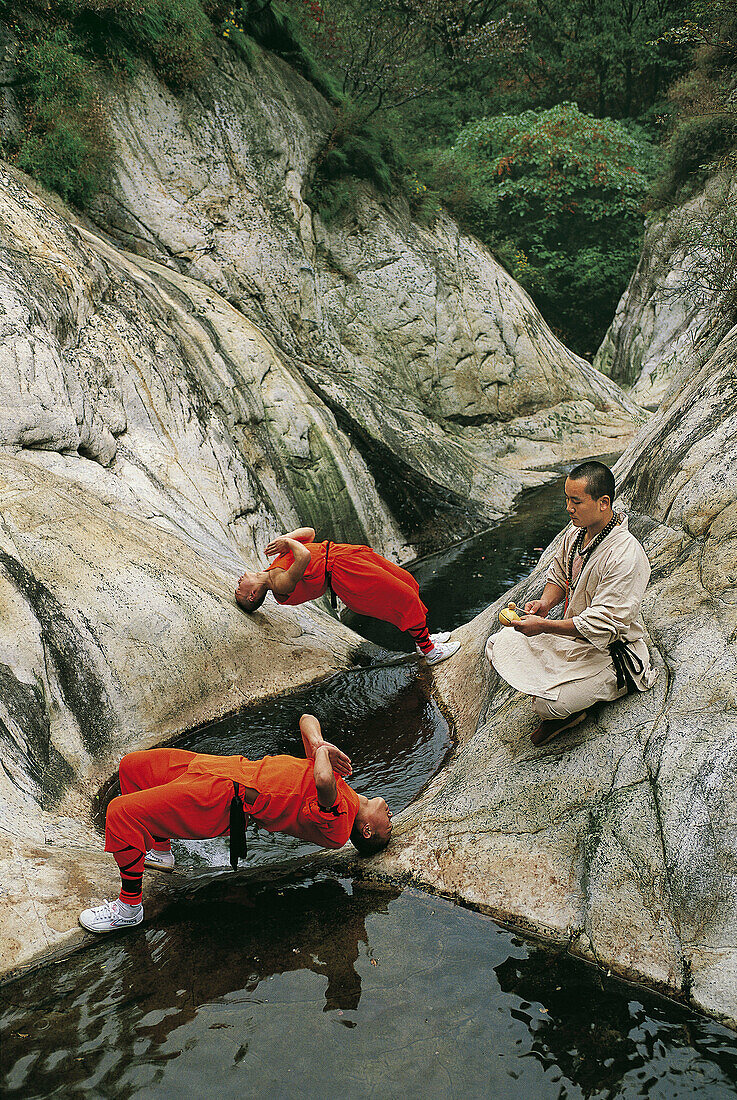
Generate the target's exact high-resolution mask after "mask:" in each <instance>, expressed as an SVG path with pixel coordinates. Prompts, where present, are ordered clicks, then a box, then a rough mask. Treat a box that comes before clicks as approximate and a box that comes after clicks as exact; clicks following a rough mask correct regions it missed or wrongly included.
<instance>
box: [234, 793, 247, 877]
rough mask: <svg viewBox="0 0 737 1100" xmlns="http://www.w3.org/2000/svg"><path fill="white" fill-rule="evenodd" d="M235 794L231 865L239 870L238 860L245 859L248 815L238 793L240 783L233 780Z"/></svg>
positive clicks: (235, 869)
mask: <svg viewBox="0 0 737 1100" xmlns="http://www.w3.org/2000/svg"><path fill="white" fill-rule="evenodd" d="M233 790H234V792H235V793H234V795H233V797H232V799H231V800H230V866H231V867H232V868H233V870H234V871H237V870H238V860H239V859H245V858H246V854H247V851H248V847H247V844H246V824H247V815H246V810H245V807H244V805H243V799H242V798H241V796H240V795H239V794H238V784H237V783H236V782H235V780H233Z"/></svg>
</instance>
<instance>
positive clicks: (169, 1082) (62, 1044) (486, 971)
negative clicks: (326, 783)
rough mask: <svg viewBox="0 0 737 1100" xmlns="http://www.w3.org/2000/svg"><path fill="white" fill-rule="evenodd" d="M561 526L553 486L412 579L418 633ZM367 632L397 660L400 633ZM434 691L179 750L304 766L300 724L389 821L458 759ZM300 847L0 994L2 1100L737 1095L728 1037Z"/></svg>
mask: <svg viewBox="0 0 737 1100" xmlns="http://www.w3.org/2000/svg"><path fill="white" fill-rule="evenodd" d="M564 522H565V514H564V511H563V507H562V488H561V485H560V483H557V484H556V485H553V486H550V487H546V488H545V489H543V490H540V491H538V492H536V493H534V494H530V495H529V496H528V497H527V498H526V499H525V500H524V501H523V503H522V505H521V506H520V508H519V509H518V512H517V513H516V515H515V516H513V517H511V518H510V519H508V520H506V521H504V523H503V524H501V525H500V526H499V527H497V528H495V529H494V530H492V531H490V532H486V533H484V534H483V535H481V536H479V537H478V538H476V539H472V540H468V541H467V542H465V543H462V544H460V545H458V546H455V547H452V548H451V549H450V550H449V551H447V552H446V553H445V554H442V555H434V556H433V557H431V558H427V559H424V560H423V561H421V562H417V563H416V564H415V565H414V566H413V567H412V569H413V572H414V573H415V575H416V576H417V578H418V580H419V582H420V585H421V590H422V593H423V597H424V598H425V602H426V603H427V604H428V606H429V607H430V609H431V625H432V626H433V627H436V626H441V625H442V626H447V627H450V628H452V627H454V626H456V625H458V623H460V622H464V621H466V620H467V619H468V618H470V617H471V615H473V614H474V613H475V612H476V611H478V610H481V609H482V608H483V607H485V606H487V605H488V603H489V602H491V601H492V600H494V599H496V598H497V597H498V596H499V595H500V594H501V593H502V592H504V591H505V590H506V589H507V588H509V587H510V586H511V585H512V584H514V583H515V582H516V580H518V579H519V577H520V576H523V575H524V574H525V573H527V572H528V571H529V569H530V568H531V566H532V565H533V564H534V563H535V561H536V560H537V557H538V554H539V549H538V548H542V547H543V546H545V545H546V544H547V542H549V540H550V538H551V537H552V535H553V534H555V532H556V531H557V530H559V529H560V527H562V525H563V523H564ZM354 620H355V617H354ZM355 625H356V626H358V627H360V628H362V629H363V628H364V626H366V625H367V624H364V623H363V621H360V622H357V623H355ZM365 633H366V635H367V636H370V637H371V639H372V640H374V641H377V642H380V643H381V644H383V645H386V646H389V647H392V648H394V649H397V648H399V644H398V643H400V641H401V635H399V633H398V632H396V631H393V630H392V628H386V629H384V627H383V626H382V625H381V624H380V625H379V626H378V627H377V626H376V624H373V623H371V624H369V625H368V628H367V629H365ZM430 686H431V674H430V673H429V672H428V671H427V670H424V669H422V667H421V666H420V664H419V663H418V662H416V661H405V662H402V663H399V664H392V663H388V664H386V665H384V666H378V667H374V668H368V669H361V670H357V671H354V672H351V673H348V674H345V675H341V676H336V677H333V678H332V679H330V680H328V681H326V682H324V683H322V684H319V685H317V686H316V687H313V688H311V689H309V690H307V691H304V692H300V693H299V694H296V695H292V696H290V697H286V698H284V699H280V700H276V701H272V702H270V703H269V704H266V705H264V706H261V707H258V708H253V709H250V710H248V711H245V712H243V713H242V714H241V715H239V716H237V717H236V718H233V719H230V720H228V721H227V722H219V723H215V724H212V725H210V726H208V727H206V728H204V729H201V730H197V731H194V732H192V733H190V734H188V735H187V736H186V737H185V738H182V739H180V741H179V742H178V743H179V744H180V745H182V746H184V747H189V748H194V749H199V750H201V751H205V752H220V753H226V754H230V753H239V752H243V753H244V754H246V755H250V756H252V757H256V756H260V755H263V754H264V753H268V752H295V753H296V752H299V751H300V749H301V743H300V740H299V734H298V731H297V719H298V717H299V714H300V713H302V711H304V710H309V711H312V712H313V713H315V714H317V715H318V717H320V719H321V720H322V721H323V723H324V725H325V728H326V730H329V732H330V736H331V739H333V740H335V741H336V742H337V743H338V744H340V745H341V746H342V747H343V748H345V749H346V751H347V752H348V753H349V754H350V755H351V757H352V760H353V765H354V780H353V782H354V785H355V786H356V788H357V789H358V790H360V791H363V792H366V793H372V792H375V793H379V792H380V793H383V794H384V795H385V797H386V798H387V800H388V801H389V803H390V805H391V806H392V808H393V809H395V810H400V809H402V808H403V807H404V806H405V805H407V804H408V803H409V802H410V801H411V800H412V799H413V798H415V797H416V795H417V794H418V792H419V791H420V790H421V789H422V787H423V786H424V785H425V783H426V782H427V781H428V779H429V778H430V777H431V776H432V775H433V774H435V772H436V771H437V770H438V768H439V767H440V765H441V764H442V761H443V759H444V758H445V756H446V754H447V753H448V751H449V749H450V747H451V734H450V731H449V729H448V726H447V723H446V722H445V720H444V719H443V717H442V715H441V714H440V712H439V710H438V708H437V706H436V705H435V703H434V702H433V700H432V698H431V694H430ZM249 836H250V830H249ZM308 850H309V849H308V848H307V846H306V845H302V844H300V842H298V841H296V840H293V839H292V838H289V837H279V836H276V835H275V836H271V835H269V834H265V833H263V832H259V833H258V835H257V836H254V837H253V838H252V839H251V840H250V850H249V864H250V865H251V866H256V867H258V875H257V876H256V877H253V878H251V877H244V876H239V877H231V876H230V875H228V874H223V875H220V876H216V877H214V878H210V877H208V876H204V877H203V876H198V875H197V874H192V875H191V886H189V887H187V885H186V883H187V875H186V874H185V875H184V876H183V878H182V881H183V883H184V884H185V885H184V887H183V890H184V891H185V894H186V896H183V897H182V900H180V901H177V902H176V903H175V904H174V905H173V906H172V907H171V908H169V909H167V910H166V912H165V914H164V915H163V916H162V917H160V918H159V919H157V920H156V921H152V922H146V923H144V925H143V926H142V927H141V928H140V929H137V930H135V931H134V932H130V933H127V934H120V935H116V936H114V937H110V938H102V939H101V940H100V941H99V942H98V943H96V944H94V945H93V946H92V947H90V948H88V949H87V950H85V951H84V952H82V953H80V954H78V955H76V956H72V957H70V958H68V959H66V960H64V961H63V962H61V963H59V964H58V965H56V966H54V967H53V968H52V967H45V968H43V969H41V970H39V971H37V972H35V973H31V974H27V975H26V976H25V977H22V978H20V979H17V980H16V981H14V982H10V983H6V984H5V985H3V986H2V987H0V1089H2V1090H3V1095H5V1096H8V1097H22V1098H23V1100H32V1098H34V1097H39V1098H40V1097H64V1098H66V1097H77V1096H82V1095H84V1096H85V1097H97V1096H99V1097H110V1098H115V1100H121V1098H124V1100H128V1098H133V1097H135V1098H141V1100H143V1098H149V1097H151V1098H154V1097H155V1098H157V1100H159V1098H162V1097H176V1098H177V1100H188V1098H190V1097H191V1098H199V1097H210V1096H215V1097H218V1098H220V1097H224V1098H228V1097H233V1098H235V1097H238V1098H242V1097H262V1096H266V1095H270V1094H273V1095H275V1096H277V1097H279V1098H281V1097H284V1098H291V1097H294V1098H300V1100H303V1098H312V1097H315V1098H322V1097H324V1096H326V1095H330V1094H331V1093H339V1094H341V1095H345V1096H347V1097H348V1098H354V1097H356V1098H358V1097H371V1098H374V1100H375V1098H384V1097H387V1098H389V1097H422V1098H423V1100H432V1098H435V1097H438V1098H446V1097H463V1098H464V1100H465V1098H468V1097H493V1098H498V1100H506V1098H510V1100H521V1098H525V1100H526V1098H528V1097H531V1098H534V1100H537V1098H540V1100H547V1098H550V1100H574V1098H587V1100H588V1098H613V1097H622V1098H630V1097H631V1098H634V1097H648V1098H654V1100H674V1098H684V1100H685V1098H687V1097H689V1098H690V1097H704V1098H709V1100H720V1098H722V1097H725V1098H726V1097H734V1096H735V1095H737V1040H736V1038H735V1036H734V1035H733V1034H732V1033H731V1032H729V1031H727V1030H726V1029H724V1028H721V1027H719V1026H718V1025H716V1024H714V1023H711V1022H709V1021H708V1020H704V1019H703V1018H701V1017H699V1016H698V1015H697V1014H695V1013H693V1012H690V1011H688V1010H686V1009H684V1008H681V1007H680V1006H678V1005H676V1004H674V1003H672V1002H670V1001H667V1000H664V999H662V998H659V997H657V996H655V995H654V994H649V993H647V992H645V991H643V990H641V989H636V988H633V987H631V986H628V985H626V984H624V983H621V982H618V981H616V980H614V979H605V978H603V977H602V975H601V974H600V973H599V972H598V971H596V970H595V969H593V968H591V967H588V966H585V965H583V964H579V963H576V962H575V961H574V960H572V959H571V958H570V957H568V956H567V955H565V954H564V953H561V952H557V951H555V950H552V949H550V948H549V947H545V946H540V945H535V944H531V943H528V942H524V941H523V940H522V939H520V938H519V937H518V936H516V935H513V934H512V933H510V932H509V931H507V930H505V929H503V928H500V927H499V926H498V925H496V924H495V923H494V922H493V921H492V920H490V919H489V918H487V917H485V916H483V915H481V914H478V913H475V912H472V911H470V910H467V909H464V908H463V907H461V906H458V905H455V904H453V903H451V902H449V901H445V900H443V899H441V898H437V897H433V896H431V895H427V894H424V893H422V892H420V891H418V890H415V889H410V888H405V889H402V888H400V887H397V886H393V887H380V886H377V885H376V884H368V883H365V882H362V881H360V880H351V879H348V878H345V877H341V876H339V875H336V874H334V873H330V872H329V871H321V872H319V873H315V872H314V871H312V870H310V869H309V865H307V866H306V867H305V868H304V869H303V870H302V871H299V870H294V869H292V870H290V871H284V870H283V868H281V869H280V868H279V866H278V864H279V863H281V862H283V859H284V857H285V856H293V855H301V854H304V853H306V852H307V851H308ZM175 851H176V855H177V861H178V864H179V865H180V866H183V867H184V868H185V870H186V869H189V870H190V871H192V872H195V871H196V869H197V867H198V866H199V867H201V866H203V865H204V866H205V867H206V868H208V869H209V870H211V869H212V868H217V867H224V866H225V865H226V864H227V849H226V845H225V843H224V842H223V841H222V840H220V841H212V842H206V843H194V842H193V843H191V844H185V843H183V842H181V843H177V844H176V845H175ZM144 900H145V886H144Z"/></svg>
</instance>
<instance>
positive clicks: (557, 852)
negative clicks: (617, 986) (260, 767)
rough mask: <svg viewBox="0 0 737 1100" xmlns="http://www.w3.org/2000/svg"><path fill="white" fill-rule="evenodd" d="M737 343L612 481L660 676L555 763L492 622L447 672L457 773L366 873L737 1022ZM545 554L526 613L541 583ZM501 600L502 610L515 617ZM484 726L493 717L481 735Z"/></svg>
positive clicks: (562, 745)
mask: <svg viewBox="0 0 737 1100" xmlns="http://www.w3.org/2000/svg"><path fill="white" fill-rule="evenodd" d="M735 351H737V330H733V331H732V332H731V333H730V334H729V335H728V337H727V338H726V339H725V340H724V341H723V342H722V344H721V345H720V347H719V349H718V351H717V353H716V354H715V355H714V356H713V357H712V358H711V359H710V360H709V361H708V362H707V363H706V364H705V366H704V367H703V368H702V370H701V371H700V372H699V373H698V374H697V375H696V376H695V377H693V378H691V379H688V380H686V381H685V382H683V383H682V384H681V386H680V388H679V391H678V393H677V394H676V395H675V396H674V398H673V400H672V401H671V403H670V405H669V406H668V408H667V409H663V410H661V411H660V412H659V413H658V414H657V415H656V416H655V418H654V419H653V421H652V422H651V424H650V425H649V426H648V427H647V428H646V429H645V430H644V431H643V433H642V434H641V436H640V437H639V439H638V440H637V441H636V442H635V443H634V444H633V445H632V447H630V448H629V449H628V451H627V452H625V454H624V455H623V457H622V459H621V460H620V462H619V463H618V465H617V468H616V473H617V475H618V479H619V481H620V482H621V484H622V489H623V501H624V503H625V505H626V506H627V507H628V509H629V510H630V511H631V527H632V530H633V532H634V533H635V534H636V535H637V537H639V538H640V539H641V541H642V542H643V544H644V546H645V549H646V551H647V553H648V556H649V558H650V560H651V563H652V567H653V573H652V579H651V583H650V587H649V588H648V591H647V593H646V596H645V601H644V605H643V617H644V621H645V624H646V627H647V630H648V632H649V645H650V649H651V653H652V654H653V657H654V662H655V665H656V666H657V667H658V668H659V670H660V677H659V680H658V681H657V683H656V685H655V687H654V688H653V689H652V690H651V691H650V692H648V693H645V694H639V695H636V696H630V697H627V698H625V699H623V700H620V701H617V702H615V703H612V704H609V705H607V706H605V707H601V708H600V710H599V711H598V712H597V713H596V714H595V716H594V717H592V718H591V719H589V720H587V721H585V722H584V723H583V724H582V725H580V726H578V727H576V729H574V730H571V731H569V732H568V733H565V734H562V735H561V736H560V737H559V738H558V739H557V740H555V741H552V742H550V743H549V744H548V745H547V746H545V747H544V748H543V749H540V750H536V749H534V748H533V747H532V746H531V744H530V741H529V734H530V731H531V730H532V729H533V727H534V725H535V724H536V721H535V716H534V714H533V712H532V707H531V702H530V700H529V699H528V698H527V697H524V696H521V695H519V694H517V693H515V692H514V691H512V689H511V688H509V687H508V686H507V685H506V684H504V683H503V682H502V681H501V680H500V678H499V677H498V675H497V674H496V673H495V672H493V670H491V669H490V668H489V666H488V664H487V663H486V661H485V659H484V654H483V648H484V643H485V641H486V638H487V637H488V636H489V635H490V634H491V633H493V632H494V631H495V630H496V629H498V626H497V622H496V613H497V611H498V609H499V606H501V601H500V603H499V604H497V605H494V606H493V607H491V608H489V610H488V611H487V612H485V613H484V614H482V615H480V616H478V618H476V619H475V620H474V621H473V622H472V623H470V624H468V625H467V626H466V627H464V628H462V629H461V631H459V632H458V633H457V635H456V636H457V637H459V638H461V639H462V641H463V649H462V654H459V657H458V658H457V659H456V660H455V661H450V662H448V663H447V664H445V665H442V666H440V668H439V669H438V670H437V672H436V680H437V683H438V685H439V689H440V694H441V697H442V698H443V700H444V701H445V704H446V705H447V707H448V708H449V711H450V713H451V714H453V715H454V716H455V718H456V721H457V723H458V734H459V745H458V750H457V753H456V755H455V757H454V759H453V760H452V762H451V763H450V764H449V765H448V766H447V767H446V768H445V769H444V771H443V772H442V773H441V774H440V775H439V776H438V777H437V778H436V779H435V780H434V781H433V783H432V784H431V785H430V787H429V789H428V790H427V792H426V793H425V794H424V795H422V796H421V798H420V799H419V800H418V802H417V803H416V804H415V805H413V806H412V807H410V808H409V809H408V810H407V811H406V812H405V814H403V815H402V817H401V818H400V819H399V820H398V821H397V822H396V824H395V839H394V841H393V843H392V847H391V848H390V849H389V851H388V852H387V854H386V855H385V856H384V857H383V858H382V859H381V861H380V862H379V861H377V862H376V864H374V865H373V867H372V873H382V874H388V875H389V876H390V877H396V876H397V875H404V876H409V877H411V878H412V879H414V880H415V881H420V882H421V883H423V884H425V885H428V886H430V887H432V888H433V889H436V890H438V891H440V892H442V893H444V894H448V895H450V896H452V897H457V898H459V899H462V900H463V901H466V902H469V903H472V904H475V905H479V906H482V907H483V908H484V909H486V910H487V911H489V912H491V913H492V914H493V915H495V916H497V917H500V918H502V919H505V920H511V921H513V922H514V923H515V924H518V925H521V926H522V927H523V928H526V929H529V930H533V931H536V932H542V933H544V934H545V935H547V936H553V937H557V938H558V939H559V940H560V941H561V942H564V943H567V944H568V945H569V948H570V950H571V951H572V952H573V953H574V954H577V955H581V956H583V957H585V958H589V959H592V960H595V961H597V962H599V963H600V964H601V965H602V966H603V967H606V968H607V969H611V970H612V971H615V972H617V973H619V974H622V975H624V976H626V977H630V978H636V979H640V980H646V981H648V982H649V983H652V984H655V985H658V986H661V987H664V988H668V989H670V990H672V991H675V992H677V993H678V994H680V995H682V996H683V997H684V998H686V999H688V1000H690V1001H691V1003H693V1004H694V1005H696V1006H697V1007H699V1008H701V1009H703V1010H705V1011H707V1012H709V1013H712V1014H713V1015H715V1016H718V1017H720V1018H722V1019H724V1020H726V1021H728V1022H730V1023H731V1024H732V1025H735V1023H737V952H736V951H735V948H734V944H735V941H736V939H737V907H736V906H735V896H737V893H736V887H737V881H736V877H735V876H736V873H737V872H736V868H737V838H736V836H735V831H734V827H733V824H732V822H733V820H734V814H735V808H734V797H735V796H734V791H735V789H736V787H737V783H736V780H737V741H736V738H737V722H736V720H735V714H736V713H737V650H736V648H735V637H736V634H737V573H736V572H735V562H737V553H736V550H737V509H736V507H735V500H736V499H737V473H736V472H735V471H736V470H737V466H736V465H735V462H734V454H735V449H736V447H737V414H736V413H735V392H734V389H735V374H734V359H735ZM550 556H551V549H550V548H549V549H548V550H547V551H546V552H545V554H544V555H543V558H542V559H541V565H540V566H539V567H538V569H537V570H536V571H535V573H534V574H533V575H532V576H531V578H530V580H529V581H528V582H523V583H522V584H521V585H519V586H518V587H517V588H516V589H514V590H513V591H512V592H511V593H510V594H509V595H511V596H512V597H513V598H516V600H517V602H522V601H523V600H524V599H525V598H533V597H534V596H535V595H537V593H538V592H539V590H541V588H542V585H543V577H544V570H545V564H546V562H547V561H548V559H549V557H550ZM506 598H507V597H505V599H506ZM479 715H480V717H479Z"/></svg>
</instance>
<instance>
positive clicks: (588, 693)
mask: <svg viewBox="0 0 737 1100" xmlns="http://www.w3.org/2000/svg"><path fill="white" fill-rule="evenodd" d="M614 491H615V486H614V477H613V475H612V472H611V470H610V469H609V467H608V466H605V465H604V464H603V463H602V462H584V463H582V464H581V465H580V466H576V467H575V468H574V469H573V470H571V472H570V474H569V475H568V477H567V478H566V483H565V495H566V510H567V512H568V515H569V516H570V518H571V526H570V527H569V529H568V530H567V531H566V532H565V533H564V536H563V541H562V543H561V545H560V546H559V548H558V552H557V553H556V555H555V557H554V559H553V561H552V563H551V565H550V568H549V569H548V573H547V578H546V584H545V588H544V590H543V593H542V596H541V597H540V599H539V600H532V601H530V602H529V603H527V604H525V615H524V616H523V617H522V618H521V619H519V620H518V621H516V622H514V624H513V628H511V627H502V629H501V630H500V631H499V632H498V633H497V634H494V635H493V636H492V637H491V638H489V641H488V642H487V644H486V655H487V657H488V659H489V661H491V663H492V665H493V666H494V668H495V669H496V670H497V672H498V673H499V674H500V675H501V676H502V677H503V678H504V679H505V680H506V681H507V683H509V684H511V685H512V687H514V688H516V689H517V690H518V691H524V692H525V693H527V694H528V695H533V696H534V697H535V702H534V708H535V711H536V712H537V714H539V715H540V717H541V719H542V722H541V723H540V725H539V726H538V727H537V729H535V730H534V732H533V733H532V743H533V744H534V745H544V744H545V742H546V741H550V740H551V739H552V738H553V737H556V736H557V735H558V734H559V733H562V731H563V730H565V729H570V728H571V727H572V726H575V725H578V723H579V722H582V721H583V720H584V718H585V717H586V714H587V711H588V709H590V708H591V707H592V706H593V705H594V704H595V703H598V702H605V701H610V700H612V699H618V698H619V697H620V696H621V695H626V694H627V692H628V691H632V690H637V691H646V690H647V689H648V688H650V687H651V686H652V685H653V683H654V682H655V677H656V675H657V673H656V672H655V671H654V670H653V669H652V668H651V667H650V654H649V653H648V648H647V645H646V644H645V641H644V633H645V632H644V628H643V625H642V623H641V621H640V605H641V603H642V597H643V595H644V593H645V589H646V587H647V583H648V580H649V579H650V563H649V562H648V560H647V557H646V555H645V551H644V550H643V548H642V546H641V545H640V543H639V542H638V541H637V539H636V538H635V537H634V535H632V534H630V532H629V531H628V529H627V519H626V517H625V516H624V515H622V514H621V513H617V512H614V511H613V509H612V501H613V499H614ZM562 601H565V602H564V607H563V615H562V618H560V619H549V618H548V614H549V613H550V611H551V610H552V609H553V608H554V607H556V606H557V605H558V604H560V603H561V602H562Z"/></svg>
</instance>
